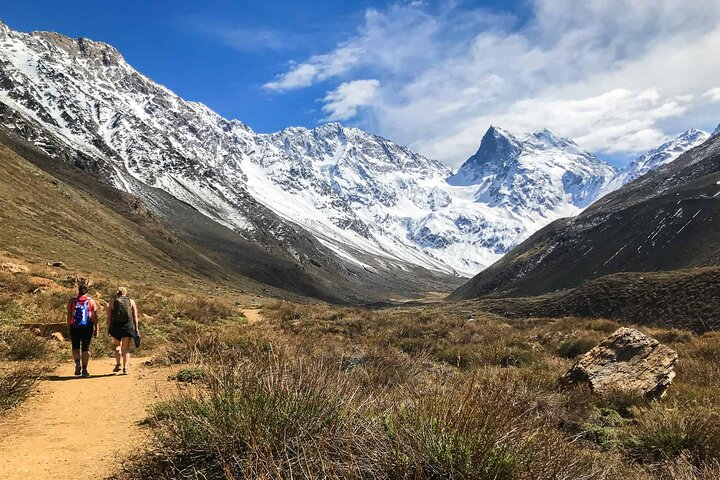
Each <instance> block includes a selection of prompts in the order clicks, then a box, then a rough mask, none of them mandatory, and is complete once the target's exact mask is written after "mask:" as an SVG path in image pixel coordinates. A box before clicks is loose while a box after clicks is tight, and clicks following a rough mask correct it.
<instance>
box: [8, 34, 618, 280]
mask: <svg viewBox="0 0 720 480" xmlns="http://www.w3.org/2000/svg"><path fill="white" fill-rule="evenodd" d="M0 129H2V130H4V131H5V132H8V133H9V134H11V135H14V136H16V137H20V138H22V139H25V140H28V141H30V142H32V143H33V144H35V145H37V146H38V147H40V148H42V149H43V150H45V151H46V152H47V153H49V154H50V155H53V156H55V157H58V158H61V159H64V160H66V161H70V162H73V163H75V164H76V165H78V166H80V167H82V168H84V169H85V170H87V171H90V172H93V173H94V174H95V175H97V176H99V177H100V178H102V179H103V180H104V181H105V182H107V183H110V184H112V185H114V186H116V187H117V188H119V189H121V190H125V191H128V192H130V193H133V194H135V195H137V196H139V197H141V198H143V199H145V200H146V202H147V203H148V205H149V207H150V208H151V209H154V210H155V211H156V212H157V213H159V214H161V215H162V214H164V215H165V216H166V217H167V216H168V214H167V212H166V211H164V210H163V209H162V208H160V207H161V206H162V205H160V203H161V200H159V199H158V198H157V196H156V195H154V193H153V192H156V191H157V189H159V190H161V191H163V192H167V193H168V194H170V195H172V196H173V197H175V198H176V199H178V200H181V201H182V202H185V203H187V204H189V205H191V206H193V207H194V208H195V209H197V210H198V211H199V212H201V213H203V214H204V215H206V216H207V217H209V218H210V219H212V220H214V221H216V222H218V223H220V224H221V225H224V226H226V227H229V228H231V229H232V230H234V231H235V232H236V233H237V234H238V235H241V236H242V237H243V238H244V239H247V240H250V241H253V242H255V243H257V244H258V245H263V246H267V245H270V244H272V248H273V249H275V250H282V251H283V252H284V253H285V254H286V255H287V256H288V257H292V258H294V259H296V260H297V261H298V262H299V263H300V264H302V265H309V264H315V263H317V262H318V261H320V260H319V257H332V258H334V259H336V260H337V262H339V263H341V264H344V265H347V266H349V267H348V268H352V269H354V270H352V272H351V273H347V272H345V273H344V274H347V275H358V272H359V274H366V273H368V272H369V274H371V275H377V274H378V272H382V271H385V272H402V271H404V272H409V273H408V275H409V276H413V275H414V274H413V273H412V272H413V269H414V268H417V267H421V268H424V269H427V270H430V271H433V272H440V273H442V274H459V275H468V276H469V275H472V274H475V273H477V272H478V271H480V270H481V269H483V268H485V267H486V266H488V265H490V264H491V263H493V262H494V261H496V260H497V259H498V258H500V256H502V255H503V254H504V253H505V252H507V251H508V250H509V249H511V248H512V247H513V246H515V245H517V244H518V243H519V242H521V241H522V240H524V239H525V238H527V237H528V236H530V235H531V234H532V233H534V232H535V231H536V230H538V229H539V228H541V227H543V226H544V225H546V224H547V223H549V222H551V221H552V220H555V219H557V218H559V217H563V216H568V215H575V214H577V213H579V212H580V211H581V210H582V209H583V208H584V207H586V206H587V205H589V204H590V203H591V202H592V201H593V200H594V199H595V198H597V196H598V194H599V192H600V191H601V190H602V188H603V187H604V186H605V185H606V184H607V183H608V182H609V181H610V179H611V178H612V177H613V176H614V175H615V173H616V172H615V171H614V169H613V168H612V167H610V166H609V165H607V164H605V163H604V162H602V161H601V160H599V159H598V158H597V157H595V156H594V155H593V154H591V153H588V152H586V151H584V150H582V149H581V148H580V147H578V146H577V145H576V144H575V143H574V142H572V141H571V140H568V139H564V138H560V137H557V136H555V135H553V134H552V133H551V132H549V131H547V130H544V131H540V132H536V133H532V134H525V135H521V136H513V135H512V134H510V133H508V132H505V131H503V130H501V129H500V128H497V127H492V128H490V129H489V130H488V132H487V133H486V134H485V136H484V137H483V139H482V141H481V144H480V148H479V150H478V152H477V153H476V154H475V155H473V156H472V157H470V159H468V161H467V162H465V164H464V165H463V166H462V167H461V168H460V169H459V171H458V172H457V173H455V174H454V173H453V172H452V171H451V170H450V169H448V168H447V167H446V166H445V165H443V164H441V163H439V162H437V161H434V160H430V159H427V158H425V157H423V156H422V155H419V154H417V153H414V152H412V151H411V150H409V149H408V148H405V147H401V146H399V145H396V144H394V143H392V142H390V141H388V140H386V139H384V138H381V137H379V136H376V135H372V134H370V133H367V132H364V131H362V130H359V129H356V128H347V127H343V126H342V125H339V124H328V125H323V126H320V127H317V128H314V129H306V128H297V127H292V128H288V129H286V130H283V131H280V132H276V133H272V134H259V133H256V132H254V131H253V130H252V129H251V128H250V127H249V126H247V125H245V124H244V123H242V122H240V121H237V120H226V119H224V118H222V117H221V116H219V115H217V114H216V113H215V112H213V111H212V110H210V109H209V108H207V107H206V106H204V105H202V104H199V103H195V102H188V101H185V100H183V99H181V98H180V97H178V96H177V95H175V94H174V93H173V92H171V91H170V90H168V89H167V88H165V87H163V86H161V85H158V84H156V83H154V82H152V81H151V80H150V79H148V78H147V77H145V76H143V75H142V74H140V73H138V72H137V71H136V70H134V69H133V68H132V67H131V66H130V65H128V63H127V62H126V61H125V60H124V59H123V57H122V55H121V54H120V53H119V52H118V51H117V50H115V49H114V48H113V47H111V46H109V45H107V44H104V43H100V42H94V41H91V40H87V39H70V38H67V37H65V36H62V35H59V34H56V33H49V32H33V33H30V34H26V33H20V32H15V31H12V30H10V29H9V28H8V27H7V26H5V25H4V24H2V23H0ZM163 212H164V213H163ZM267 248H270V247H267ZM332 261H333V262H335V260H332ZM340 270H343V269H342V268H341V269H340ZM345 270H347V268H346V269H345ZM348 271H349V270H348ZM392 275H395V274H394V273H393V274H392Z"/></svg>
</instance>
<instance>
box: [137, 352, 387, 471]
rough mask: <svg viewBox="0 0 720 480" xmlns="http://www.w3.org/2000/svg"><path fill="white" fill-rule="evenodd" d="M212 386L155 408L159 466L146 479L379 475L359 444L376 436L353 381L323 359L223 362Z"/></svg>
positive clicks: (145, 469) (154, 421)
mask: <svg viewBox="0 0 720 480" xmlns="http://www.w3.org/2000/svg"><path fill="white" fill-rule="evenodd" d="M215 373H216V374H215V375H210V376H208V389H207V391H198V392H195V393H193V394H186V395H183V396H181V397H179V398H177V399H176V400H173V401H170V402H165V403H164V404H161V405H160V406H159V407H157V408H155V409H154V410H153V411H152V416H151V419H150V423H151V424H152V425H153V426H154V427H155V431H156V434H157V439H158V441H159V442H160V445H161V450H160V454H161V457H162V458H160V457H158V458H156V462H157V464H156V465H155V467H156V468H148V467H147V466H146V467H144V469H139V470H142V471H141V472H140V473H139V475H140V476H141V477H144V478H198V476H199V477H201V478H274V477H277V476H278V475H279V474H280V473H281V472H282V474H283V475H282V476H287V477H299V478H312V477H317V478H324V477H328V476H330V477H334V478H343V477H345V476H351V477H356V478H357V477H362V476H365V475H364V474H360V473H359V471H365V470H367V473H368V474H369V475H368V476H379V475H380V473H381V470H380V466H379V465H377V464H375V463H374V462H370V461H368V462H360V461H358V459H359V457H358V456H357V454H356V453H355V451H356V450H357V449H359V448H361V447H362V446H363V445H364V446H365V448H369V444H370V443H371V442H372V441H373V436H372V435H371V434H370V433H369V431H368V425H367V423H365V422H363V421H362V420H361V418H360V416H359V415H358V413H359V412H358V411H357V410H355V409H353V408H349V407H348V405H347V404H346V403H345V401H344V399H346V398H351V396H352V394H351V392H349V391H347V389H348V388H349V387H348V384H347V383H344V382H343V381H341V380H339V379H338V378H337V374H336V373H331V372H329V371H328V370H326V369H325V368H324V367H323V366H322V365H319V364H291V363H288V362H286V361H285V360H280V359H274V360H272V361H270V362H268V363H266V364H265V365H257V364H255V365H252V366H250V365H245V366H243V365H242V364H232V363H230V362H226V363H225V364H224V365H222V366H218V368H217V369H216V370H215Z"/></svg>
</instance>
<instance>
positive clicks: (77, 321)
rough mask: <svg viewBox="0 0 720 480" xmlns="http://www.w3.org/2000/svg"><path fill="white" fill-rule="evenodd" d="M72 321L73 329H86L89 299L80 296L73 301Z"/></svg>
mask: <svg viewBox="0 0 720 480" xmlns="http://www.w3.org/2000/svg"><path fill="white" fill-rule="evenodd" d="M72 320H73V322H72V326H73V327H87V326H88V325H89V324H90V297H86V296H82V297H78V298H76V299H75V310H74V311H73V316H72Z"/></svg>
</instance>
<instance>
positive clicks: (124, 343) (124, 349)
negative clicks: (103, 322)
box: [122, 337, 132, 372]
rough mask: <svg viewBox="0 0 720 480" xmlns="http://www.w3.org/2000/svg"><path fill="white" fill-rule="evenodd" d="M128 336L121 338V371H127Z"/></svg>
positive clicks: (128, 365)
mask: <svg viewBox="0 0 720 480" xmlns="http://www.w3.org/2000/svg"><path fill="white" fill-rule="evenodd" d="M130 340H132V339H131V338H130V337H123V339H122V362H123V372H127V369H128V368H129V367H130Z"/></svg>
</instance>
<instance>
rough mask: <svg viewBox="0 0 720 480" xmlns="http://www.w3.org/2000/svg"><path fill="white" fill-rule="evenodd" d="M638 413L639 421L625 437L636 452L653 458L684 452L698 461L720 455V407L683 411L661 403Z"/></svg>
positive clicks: (649, 459)
mask: <svg viewBox="0 0 720 480" xmlns="http://www.w3.org/2000/svg"><path fill="white" fill-rule="evenodd" d="M635 413H636V424H635V426H634V427H633V428H632V429H631V430H630V432H629V435H628V437H627V438H626V440H625V444H626V447H627V448H628V451H629V452H630V453H631V455H632V456H634V457H636V458H639V459H641V460H643V461H650V462H652V461H658V460H665V459H674V458H678V457H680V456H681V455H682V454H686V455H688V456H689V457H690V458H692V459H694V460H696V461H703V460H718V459H720V414H718V412H717V411H715V410H710V409H706V408H695V409H693V410H690V411H686V412H682V411H679V410H668V409H664V408H659V407H658V408H652V409H643V410H636V411H635Z"/></svg>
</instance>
